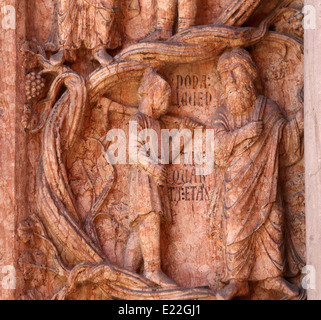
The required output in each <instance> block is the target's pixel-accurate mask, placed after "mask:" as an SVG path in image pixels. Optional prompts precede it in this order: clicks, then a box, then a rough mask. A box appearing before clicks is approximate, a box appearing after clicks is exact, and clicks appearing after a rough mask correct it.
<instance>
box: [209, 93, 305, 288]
mask: <svg viewBox="0 0 321 320" xmlns="http://www.w3.org/2000/svg"><path fill="white" fill-rule="evenodd" d="M250 121H263V123H264V129H263V133H262V135H261V136H260V137H259V139H257V140H250V139H248V140H245V141H243V142H242V143H240V144H239V145H236V138H237V134H238V129H239V128H241V127H243V126H244V125H246V124H247V123H248V122H250ZM213 127H214V132H215V149H214V150H215V151H214V152H215V163H216V165H217V166H218V167H219V171H220V173H221V174H220V175H218V176H219V177H218V180H219V182H218V188H217V189H216V190H215V192H214V196H213V200H212V203H211V208H210V210H211V212H212V213H214V214H221V215H222V219H223V233H224V236H223V238H224V244H225V263H226V269H225V271H226V272H225V277H224V279H223V281H225V282H229V281H230V280H232V279H237V280H248V281H251V280H252V281H259V280H265V279H267V278H274V277H280V276H282V275H283V272H284V266H285V261H284V239H283V237H284V219H283V206H282V196H281V193H280V190H279V185H278V176H279V168H280V166H289V165H292V164H294V163H295V162H296V161H298V160H299V159H300V157H301V138H300V132H299V129H298V125H297V122H296V120H295V119H292V120H291V121H288V120H287V119H286V118H285V117H284V115H283V114H282V112H281V110H280V108H279V106H278V105H277V104H276V103H275V102H274V101H271V100H268V99H266V98H265V97H263V96H260V97H259V98H258V100H257V103H256V105H255V106H254V108H253V109H251V110H249V111H248V113H247V114H246V115H244V116H233V115H231V114H230V113H229V111H228V110H227V108H226V107H223V108H221V109H219V110H218V111H217V112H216V114H215V117H214V120H213Z"/></svg>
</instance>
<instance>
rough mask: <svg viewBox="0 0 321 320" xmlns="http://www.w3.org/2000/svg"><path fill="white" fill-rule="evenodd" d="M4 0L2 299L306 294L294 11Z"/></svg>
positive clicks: (257, 4)
mask: <svg viewBox="0 0 321 320" xmlns="http://www.w3.org/2000/svg"><path fill="white" fill-rule="evenodd" d="M19 3H20V4H19V7H18V8H19V10H20V11H21V13H20V11H19V10H18V11H19V14H18V15H17V19H24V18H25V19H26V23H25V26H26V31H24V30H20V29H18V30H16V31H10V32H11V33H12V34H10V35H9V33H6V32H4V33H3V34H1V37H2V38H3V42H4V43H6V44H7V50H9V51H11V52H13V54H11V55H9V53H8V52H5V53H4V55H2V59H3V57H4V56H6V57H7V58H6V59H7V60H6V63H4V62H3V65H6V66H7V67H6V68H4V69H3V70H1V75H2V74H3V75H4V76H3V77H2V79H1V81H2V82H1V85H2V84H3V88H4V89H3V90H2V97H4V98H1V99H2V100H1V110H2V111H1V114H0V117H1V118H0V121H2V122H3V124H2V127H1V130H2V131H3V135H1V145H4V146H5V147H4V148H5V150H7V151H8V152H7V153H6V156H4V154H2V157H3V160H2V161H1V166H3V170H2V171H3V172H4V181H5V183H4V184H3V185H2V186H1V192H3V193H6V192H7V191H8V197H5V196H1V201H3V206H1V207H3V208H6V209H5V210H8V211H2V215H3V218H2V219H3V220H4V221H5V223H4V224H3V227H2V228H3V231H2V232H1V234H0V240H1V243H0V247H1V248H3V249H4V250H3V252H5V255H6V256H5V258H3V259H5V261H6V262H5V263H6V264H9V265H10V264H13V265H14V266H15V267H16V271H17V272H16V274H17V278H18V280H19V281H18V284H19V285H18V286H17V289H16V290H15V291H12V292H11V293H10V294H9V295H8V294H7V293H2V292H1V294H2V297H4V298H22V299H52V298H53V299H113V298H118V299H143V300H149V299H151V300H153V299H183V300H184V299H185V300H191V299H211V300H216V299H233V298H236V297H241V298H242V299H281V298H289V299H303V298H305V291H304V288H301V277H302V275H301V272H302V267H303V266H304V265H305V264H306V252H307V251H306V241H305V185H304V174H305V168H304V161H303V154H304V147H303V133H304V129H303V84H304V77H303V62H304V56H303V39H302V37H303V32H302V31H303V30H302V28H300V22H301V20H302V18H303V16H302V14H301V9H302V6H303V3H302V2H300V1H289V0H288V1H282V2H278V1H271V2H269V3H267V2H264V1H260V0H229V1H228V0H224V1H223V0H201V1H194V0H189V1H187V0H185V1H183V0H177V1H169V0H157V1H155V3H154V2H153V1H147V0H133V1H123V0H120V1H117V0H115V1H114V0H106V1H105V0H104V1H96V0H90V1H82V0H78V1H74V2H70V1H65V0H57V1H53V0H52V1H42V0H34V1H26V3H25V2H24V1H20V2H19ZM76 4H77V7H76V6H75V5H76ZM13 5H14V6H15V5H16V4H13ZM22 12H23V13H24V15H23V14H22ZM22 15H23V17H24V18H22ZM21 21H22V20H21ZM20 28H21V27H20ZM10 39H12V40H10ZM9 48H10V49H9ZM227 52H229V53H227ZM22 59H24V60H25V70H22V67H21V66H22V64H20V65H19V63H21V61H22ZM7 61H8V62H7ZM10 68H11V69H10ZM9 75H10V76H9ZM6 77H7V78H6ZM22 78H24V79H23V81H22V80H21V79H22ZM6 79H7V80H6ZM3 99H4V100H3ZM10 106H11V107H10ZM9 110H10V112H9ZM133 123H136V125H137V126H136V127H133ZM150 129H152V130H153V131H152V132H151V131H146V130H150ZM173 129H177V130H178V131H177V132H174V131H171V133H173V137H172V139H171V140H168V141H169V144H168V146H166V145H162V142H163V140H162V139H164V137H162V134H165V133H167V134H168V131H169V130H173ZM135 130H137V131H135ZM166 130H167V131H166ZM184 130H185V131H184ZM184 132H185V134H186V137H185V140H184V141H185V146H184V145H183V143H182V142H183V139H181V140H179V139H178V140H177V139H176V138H175V137H179V135H178V134H179V133H181V134H182V133H184ZM201 134H202V135H203V140H201V142H200V143H199V139H200V135H201ZM225 134H226V136H225ZM150 135H151V136H150ZM222 135H224V138H222ZM206 136H207V138H208V142H206V141H205V137H206ZM211 137H213V139H214V140H213V139H211ZM225 137H226V138H225ZM152 138H154V140H153V139H152ZM136 140H137V141H138V144H137V145H136V146H134V148H131V146H132V144H133V143H135V141H136ZM8 141H11V142H12V141H15V143H11V144H10V143H8ZM177 141H178V142H177ZM213 141H214V144H213ZM157 142H158V144H157ZM148 143H149V146H150V148H151V149H150V150H148V147H147V145H146V144H148ZM175 143H176V144H175ZM144 146H145V147H144ZM172 146H174V147H175V146H176V149H175V151H173V152H169V160H170V161H168V162H166V161H165V160H166V159H164V158H163V157H162V155H164V152H163V153H162V152H161V151H164V150H165V151H166V150H172ZM197 146H198V147H199V149H200V148H202V150H201V151H200V150H199V149H197ZM168 147H169V149H168ZM184 147H185V148H184ZM191 147H193V148H194V149H192V152H189V150H191V149H189V148H191ZM144 148H145V149H144ZM166 148H167V149H166ZM116 150H117V151H116ZM199 151H200V152H199ZM137 154H138V155H140V156H139V157H138V158H137ZM188 156H189V157H188ZM205 156H206V157H205ZM115 158H116V159H117V158H118V160H119V161H118V162H117V161H116V162H113V159H114V160H115ZM174 159H176V161H174V162H173V161H171V160H174ZM201 159H203V160H204V161H205V160H206V161H205V163H202V162H200V160H201ZM211 159H213V163H212V166H211V165H210V164H211V162H210V161H211ZM144 160H145V162H144ZM177 160H180V163H177ZM190 160H191V161H190ZM13 164H15V165H13ZM249 168H250V169H249ZM27 186H28V187H27ZM250 189H251V190H250ZM7 199H10V200H7ZM233 208H234V209H233ZM9 241H10V246H8V247H6V246H7V245H8V243H9ZM11 243H12V244H11ZM239 250H241V251H242V250H243V251H242V252H239V254H238V257H237V258H232V256H233V254H234V253H235V252H237V251H239ZM244 250H245V251H246V253H244ZM7 256H8V258H7ZM7 259H8V260H7ZM0 261H1V260H0ZM240 265H242V266H244V267H243V268H238V267H239V266H240Z"/></svg>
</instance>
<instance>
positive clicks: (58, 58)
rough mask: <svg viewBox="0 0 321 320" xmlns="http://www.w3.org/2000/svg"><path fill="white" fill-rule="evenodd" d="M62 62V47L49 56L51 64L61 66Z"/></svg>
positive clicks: (63, 54)
mask: <svg viewBox="0 0 321 320" xmlns="http://www.w3.org/2000/svg"><path fill="white" fill-rule="evenodd" d="M64 62H65V53H64V50H63V49H61V50H59V51H58V52H57V53H55V54H54V55H52V56H51V58H50V63H51V64H52V65H53V66H61V65H62V64H63V63H64Z"/></svg>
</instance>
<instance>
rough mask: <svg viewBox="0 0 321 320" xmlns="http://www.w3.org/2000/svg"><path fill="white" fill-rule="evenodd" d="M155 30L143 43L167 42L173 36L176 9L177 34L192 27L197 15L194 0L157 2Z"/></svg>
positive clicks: (158, 0)
mask: <svg viewBox="0 0 321 320" xmlns="http://www.w3.org/2000/svg"><path fill="white" fill-rule="evenodd" d="M156 5H157V11H156V30H155V31H154V32H153V33H152V34H150V35H149V36H148V37H147V38H146V39H145V40H144V41H155V40H167V39H168V38H170V37H171V36H172V35H173V27H174V23H175V17H176V8H177V9H178V22H177V28H178V32H180V31H183V30H185V29H188V28H189V27H192V26H194V24H195V17H196V13H197V1H196V0H157V1H156Z"/></svg>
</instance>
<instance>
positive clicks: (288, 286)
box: [264, 278, 300, 298]
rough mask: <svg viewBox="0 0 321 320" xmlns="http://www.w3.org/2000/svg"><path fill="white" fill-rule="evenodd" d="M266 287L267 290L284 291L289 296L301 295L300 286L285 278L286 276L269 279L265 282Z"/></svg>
mask: <svg viewBox="0 0 321 320" xmlns="http://www.w3.org/2000/svg"><path fill="white" fill-rule="evenodd" d="M264 288H265V289H267V290H275V291H278V292H281V293H283V294H284V295H285V296H287V297H288V298H294V297H297V296H299V294H300V288H299V287H298V286H297V285H295V284H293V283H290V282H289V281H287V280H285V279H284V278H276V279H272V280H267V281H265V283H264Z"/></svg>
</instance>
